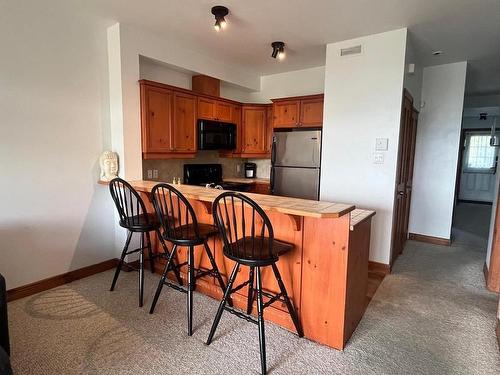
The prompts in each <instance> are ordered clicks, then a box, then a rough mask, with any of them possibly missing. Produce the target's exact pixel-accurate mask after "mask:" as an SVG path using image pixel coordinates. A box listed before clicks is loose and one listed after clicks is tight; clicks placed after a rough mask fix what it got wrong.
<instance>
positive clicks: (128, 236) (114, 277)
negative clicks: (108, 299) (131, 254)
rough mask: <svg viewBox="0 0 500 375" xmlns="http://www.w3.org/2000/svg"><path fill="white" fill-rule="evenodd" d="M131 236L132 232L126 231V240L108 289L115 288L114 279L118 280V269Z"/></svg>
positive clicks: (120, 267)
mask: <svg viewBox="0 0 500 375" xmlns="http://www.w3.org/2000/svg"><path fill="white" fill-rule="evenodd" d="M131 238H132V232H131V231H128V233H127V240H126V241H125V246H124V247H123V251H122V255H121V256H120V260H119V262H118V265H117V266H116V270H115V275H114V276H113V282H112V283H111V288H110V289H109V290H110V291H113V290H114V289H115V285H116V280H118V275H119V274H120V271H121V270H122V267H123V261H124V259H125V256H126V255H127V250H128V246H129V245H130V239H131Z"/></svg>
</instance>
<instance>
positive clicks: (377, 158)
mask: <svg viewBox="0 0 500 375" xmlns="http://www.w3.org/2000/svg"><path fill="white" fill-rule="evenodd" d="M373 164H384V154H382V153H381V152H374V153H373Z"/></svg>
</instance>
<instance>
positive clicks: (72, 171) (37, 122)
mask: <svg viewBox="0 0 500 375" xmlns="http://www.w3.org/2000/svg"><path fill="white" fill-rule="evenodd" d="M0 8H1V9H0V45H1V46H2V58H1V59H0V123H1V124H2V126H1V127H0V129H1V130H0V159H1V160H2V162H1V163H0V174H1V176H2V184H0V195H1V196H2V197H3V198H2V208H1V210H0V253H1V261H0V272H1V273H2V274H3V275H4V276H5V277H6V280H7V288H8V289H11V288H15V287H18V286H21V285H25V284H28V283H31V282H35V281H38V280H41V279H44V278H47V277H51V276H55V275H58V274H62V273H65V272H68V271H70V270H74V269H78V268H81V267H84V266H88V265H91V264H95V263H98V262H101V261H104V260H107V259H111V258H114V257H115V253H114V251H113V241H114V234H113V227H114V218H113V208H112V206H111V199H110V198H109V193H108V191H107V189H106V188H105V187H103V186H100V185H97V184H96V182H97V180H98V178H99V165H98V158H99V155H100V153H101V152H102V151H103V150H104V149H106V148H109V146H110V128H109V109H108V105H109V101H108V85H107V53H106V27H107V24H106V23H105V22H103V21H100V20H98V19H94V18H92V17H90V16H83V15H80V14H77V13H75V12H74V11H72V10H71V9H68V8H67V7H66V6H65V3H64V2H61V1H53V0H47V1H44V2H38V1H30V2H29V3H28V4H27V3H26V1H9V2H2V4H1V6H0ZM20 25H21V26H20Z"/></svg>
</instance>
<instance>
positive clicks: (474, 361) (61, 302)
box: [9, 242, 500, 375]
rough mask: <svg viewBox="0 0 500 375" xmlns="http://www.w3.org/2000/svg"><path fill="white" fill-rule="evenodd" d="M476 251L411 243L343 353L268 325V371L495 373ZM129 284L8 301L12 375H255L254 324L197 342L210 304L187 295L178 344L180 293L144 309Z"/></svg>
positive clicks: (89, 282) (128, 279)
mask: <svg viewBox="0 0 500 375" xmlns="http://www.w3.org/2000/svg"><path fill="white" fill-rule="evenodd" d="M483 263H484V249H482V248H474V247H471V246H464V245H455V246H452V247H449V248H447V247H440V246H432V245H426V244H421V243H416V242H409V243H408V245H407V248H406V249H405V253H404V254H403V255H402V256H401V257H400V258H399V260H398V262H397V264H396V266H395V268H394V273H393V274H392V275H389V276H388V277H386V278H385V280H384V281H383V282H382V284H381V286H380V288H379V289H378V291H377V293H376V294H375V296H374V298H373V300H372V302H371V303H370V306H369V307H368V310H367V312H366V314H365V317H364V318H363V320H362V322H361V324H360V325H359V326H358V329H357V330H356V332H355V333H354V335H353V337H352V338H351V340H350V342H349V344H348V346H347V348H346V349H345V351H344V352H338V351H335V350H332V349H329V348H327V347H323V346H320V345H317V344H315V343H312V342H310V341H308V340H306V339H299V338H298V337H297V336H295V335H293V334H291V333H289V332H287V331H285V330H282V329H280V328H279V327H276V326H274V325H272V324H267V326H266V330H267V350H268V366H269V368H270V370H271V373H274V374H484V375H486V374H498V373H500V362H499V352H498V349H497V344H496V337H495V333H494V328H495V326H494V323H495V313H496V305H497V299H496V298H497V297H496V295H494V294H492V293H489V292H487V291H486V290H485V288H484V281H483V276H482V266H483ZM136 277H137V275H136V274H134V273H123V274H122V275H121V277H120V279H119V280H118V285H117V289H116V291H115V292H109V291H108V288H109V285H110V282H111V278H112V272H104V273H102V274H99V275H96V276H93V277H90V278H87V279H84V280H80V281H77V282H74V283H72V284H69V285H67V286H63V287H60V288H57V289H53V290H51V291H48V292H45V293H41V294H38V295H35V296H32V297H29V298H26V299H23V300H19V301H15V302H13V303H11V304H9V313H10V321H11V326H10V327H11V337H12V361H13V367H14V370H15V373H16V374H51V375H53V374H171V373H172V374H174V373H175V374H255V373H258V371H259V369H260V367H259V354H258V353H259V352H258V347H259V346H258V334H257V327H256V326H255V325H253V324H251V323H247V322H244V321H242V320H240V319H238V318H236V317H234V316H232V315H230V314H224V316H223V318H222V321H221V325H220V326H219V330H218V333H217V334H216V337H215V341H214V342H213V344H212V345H210V346H206V345H205V344H204V342H205V340H206V338H207V335H208V331H209V328H210V324H211V322H212V319H213V316H214V314H215V311H216V308H217V302H216V301H215V300H212V299H210V298H208V297H205V296H203V295H200V294H196V297H195V332H194V335H193V337H187V336H186V334H185V331H186V321H185V299H184V295H183V294H181V293H178V292H175V291H173V290H171V289H169V288H165V292H164V293H163V294H162V296H161V299H160V302H159V304H158V306H157V309H156V312H155V314H154V315H149V314H148V308H149V304H150V302H151V296H152V294H153V291H154V288H155V286H156V282H157V280H158V276H157V275H151V274H149V273H148V277H147V279H146V296H147V300H146V305H145V307H144V308H142V309H140V308H138V307H137V290H136V284H137V283H136V280H137V279H136Z"/></svg>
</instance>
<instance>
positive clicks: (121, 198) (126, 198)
mask: <svg viewBox="0 0 500 375" xmlns="http://www.w3.org/2000/svg"><path fill="white" fill-rule="evenodd" d="M109 191H110V193H111V198H113V202H115V206H116V209H117V210H118V214H119V215H120V221H121V222H123V223H126V225H129V226H134V225H139V224H140V222H139V220H140V218H139V215H144V214H147V210H146V206H145V205H144V201H143V200H142V198H141V196H140V195H139V193H138V192H137V191H136V190H135V189H134V188H133V187H132V185H130V184H129V183H128V182H127V181H125V180H123V179H121V178H119V177H117V178H114V179H112V180H111V181H110V182H109ZM142 220H145V221H146V224H148V223H149V220H148V217H147V215H145V216H144V217H143V219H142ZM142 223H143V224H144V221H143V222H142Z"/></svg>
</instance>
